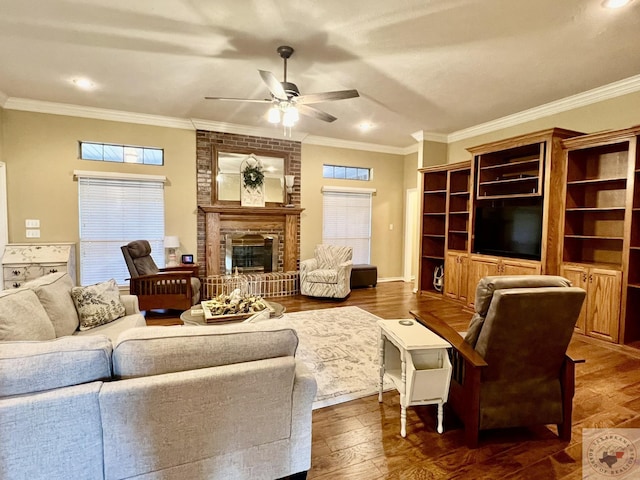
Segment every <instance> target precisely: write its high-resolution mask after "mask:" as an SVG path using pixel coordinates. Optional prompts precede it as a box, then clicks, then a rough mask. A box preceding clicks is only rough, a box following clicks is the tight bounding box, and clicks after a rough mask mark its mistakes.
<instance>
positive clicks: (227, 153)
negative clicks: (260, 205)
mask: <svg viewBox="0 0 640 480" xmlns="http://www.w3.org/2000/svg"><path fill="white" fill-rule="evenodd" d="M249 155H252V156H254V157H255V158H257V159H258V160H260V162H261V163H262V166H263V168H264V174H265V178H264V189H265V190H264V191H265V203H266V204H267V205H272V206H276V205H283V204H284V203H285V202H286V188H285V175H286V174H287V167H288V161H287V160H288V159H287V158H286V155H283V154H281V153H280V152H262V151H257V150H235V149H228V148H224V149H220V150H216V151H214V154H213V160H214V162H213V166H214V172H215V175H214V176H213V178H212V182H211V202H212V204H213V205H218V204H238V205H239V204H240V166H241V164H242V162H243V161H244V160H245V159H246V158H247V157H248V156H249Z"/></svg>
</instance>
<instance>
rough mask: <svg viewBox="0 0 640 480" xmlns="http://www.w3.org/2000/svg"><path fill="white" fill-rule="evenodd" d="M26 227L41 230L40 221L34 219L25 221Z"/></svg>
mask: <svg viewBox="0 0 640 480" xmlns="http://www.w3.org/2000/svg"><path fill="white" fill-rule="evenodd" d="M24 226H25V227H27V228H40V220H38V219H34V218H27V219H26V220H25V221H24Z"/></svg>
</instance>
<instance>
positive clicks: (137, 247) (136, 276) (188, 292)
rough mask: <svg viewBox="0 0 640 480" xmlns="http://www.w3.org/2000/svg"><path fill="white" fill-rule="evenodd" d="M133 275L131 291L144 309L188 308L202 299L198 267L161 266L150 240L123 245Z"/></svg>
mask: <svg viewBox="0 0 640 480" xmlns="http://www.w3.org/2000/svg"><path fill="white" fill-rule="evenodd" d="M120 248H121V249H122V255H124V260H125V262H126V263H127V268H128V269H129V273H130V274H131V278H130V279H129V291H130V293H131V294H132V295H137V296H138V303H139V305H140V310H151V309H171V310H187V309H188V308H190V307H191V306H192V305H195V304H196V303H198V302H199V301H200V279H199V278H198V277H197V276H196V268H197V267H195V266H194V267H185V266H179V267H168V268H158V266H157V265H156V262H154V261H153V258H152V257H151V245H149V242H148V241H147V240H135V241H133V242H129V243H128V244H127V245H123V246H122V247H120Z"/></svg>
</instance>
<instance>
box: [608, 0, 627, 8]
mask: <svg viewBox="0 0 640 480" xmlns="http://www.w3.org/2000/svg"><path fill="white" fill-rule="evenodd" d="M629 3H631V0H605V1H604V2H603V3H602V5H603V6H604V7H605V8H622V7H624V6H625V5H627V4H629Z"/></svg>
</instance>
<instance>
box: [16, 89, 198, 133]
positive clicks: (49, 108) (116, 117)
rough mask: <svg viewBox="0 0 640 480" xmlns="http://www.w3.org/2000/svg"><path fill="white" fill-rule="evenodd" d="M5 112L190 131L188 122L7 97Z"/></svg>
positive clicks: (190, 126)
mask: <svg viewBox="0 0 640 480" xmlns="http://www.w3.org/2000/svg"><path fill="white" fill-rule="evenodd" d="M4 108H6V109H7V110H22V111H25V112H36V113H48V114H52V115H67V116H70V117H81V118H92V119H96V120H110V121H113V122H127V123H138V124H143V125H154V126H156V127H169V128H182V129H186V130H192V129H193V126H192V125H191V122H190V121H189V120H186V119H183V118H175V117H164V116H161V115H149V114H146V113H132V112H123V111H121V110H109V109H107V108H95V107H84V106H81V105H71V104H67V103H54V102H45V101H42V100H30V99H28V98H15V97H9V99H8V100H7V101H6V103H5V107H4Z"/></svg>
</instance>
